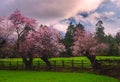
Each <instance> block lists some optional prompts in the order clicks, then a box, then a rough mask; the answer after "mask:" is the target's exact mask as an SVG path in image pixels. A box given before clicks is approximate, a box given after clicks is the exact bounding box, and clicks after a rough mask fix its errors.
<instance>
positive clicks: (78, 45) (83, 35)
mask: <svg viewBox="0 0 120 82" xmlns="http://www.w3.org/2000/svg"><path fill="white" fill-rule="evenodd" d="M106 48H107V45H106V44H104V43H98V40H97V39H96V38H95V37H94V36H93V35H92V34H90V33H87V32H86V31H83V30H80V29H77V30H76V32H75V35H74V46H72V49H73V54H74V55H84V56H86V57H87V58H88V59H89V60H90V62H91V65H92V67H93V69H99V67H100V64H99V63H98V62H97V60H96V55H97V53H98V52H99V50H102V49H106Z"/></svg>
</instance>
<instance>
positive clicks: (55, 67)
mask: <svg viewBox="0 0 120 82" xmlns="http://www.w3.org/2000/svg"><path fill="white" fill-rule="evenodd" d="M53 62H54V70H55V71H56V60H54V61H53Z"/></svg>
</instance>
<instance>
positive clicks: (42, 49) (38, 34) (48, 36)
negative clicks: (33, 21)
mask: <svg viewBox="0 0 120 82" xmlns="http://www.w3.org/2000/svg"><path fill="white" fill-rule="evenodd" d="M60 39H62V38H61V35H60V33H59V32H58V31H56V30H55V29H53V28H52V27H47V26H41V27H39V29H38V30H36V31H32V32H30V33H29V34H28V35H27V36H26V38H25V40H24V42H21V43H20V52H22V53H24V56H29V57H30V58H32V57H40V58H41V59H42V60H43V61H44V62H45V63H46V65H47V68H48V69H51V65H50V62H49V60H48V58H51V57H55V56H59V55H60V52H63V51H64V50H65V47H64V45H63V44H62V43H60V42H59V41H60ZM30 54H31V55H30ZM33 54H34V55H33Z"/></svg>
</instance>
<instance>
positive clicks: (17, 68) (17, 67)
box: [17, 61, 18, 69]
mask: <svg viewBox="0 0 120 82" xmlns="http://www.w3.org/2000/svg"><path fill="white" fill-rule="evenodd" d="M17 69H18V61H17Z"/></svg>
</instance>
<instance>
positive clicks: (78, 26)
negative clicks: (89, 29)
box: [76, 23, 84, 30]
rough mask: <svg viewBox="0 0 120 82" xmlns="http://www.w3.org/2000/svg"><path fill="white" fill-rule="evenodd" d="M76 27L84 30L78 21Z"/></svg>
mask: <svg viewBox="0 0 120 82" xmlns="http://www.w3.org/2000/svg"><path fill="white" fill-rule="evenodd" d="M76 28H78V29H81V30H84V26H83V25H82V24H80V23H78V24H77V25H76Z"/></svg>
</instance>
